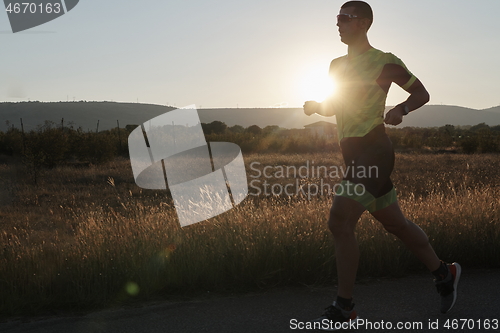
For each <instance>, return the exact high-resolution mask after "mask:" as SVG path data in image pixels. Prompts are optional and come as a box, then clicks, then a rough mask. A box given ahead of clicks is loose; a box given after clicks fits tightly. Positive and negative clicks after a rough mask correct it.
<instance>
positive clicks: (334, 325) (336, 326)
mask: <svg viewBox="0 0 500 333" xmlns="http://www.w3.org/2000/svg"><path fill="white" fill-rule="evenodd" d="M353 307H354V304H352V306H351V310H344V309H342V308H340V306H338V305H337V302H333V305H330V306H329V307H327V308H325V310H326V311H325V313H323V315H322V316H321V317H319V318H318V319H315V320H314V321H313V322H319V323H321V328H320V330H322V331H336V330H340V329H351V328H356V327H353V325H354V324H355V323H356V321H357V320H358V318H359V317H358V316H357V314H356V310H353Z"/></svg>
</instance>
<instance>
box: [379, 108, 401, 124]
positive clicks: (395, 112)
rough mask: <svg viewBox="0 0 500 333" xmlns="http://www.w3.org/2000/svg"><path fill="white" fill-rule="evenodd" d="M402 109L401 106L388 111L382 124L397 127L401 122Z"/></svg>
mask: <svg viewBox="0 0 500 333" xmlns="http://www.w3.org/2000/svg"><path fill="white" fill-rule="evenodd" d="M403 113H404V110H403V107H402V106H401V105H397V106H396V107H394V109H391V110H389V111H388V112H387V113H386V114H385V119H384V122H385V123H386V124H388V125H394V126H396V125H399V124H401V123H402V122H403Z"/></svg>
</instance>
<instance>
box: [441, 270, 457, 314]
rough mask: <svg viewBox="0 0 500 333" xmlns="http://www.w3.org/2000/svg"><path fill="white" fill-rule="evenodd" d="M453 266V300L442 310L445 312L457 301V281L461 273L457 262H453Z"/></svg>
mask: <svg viewBox="0 0 500 333" xmlns="http://www.w3.org/2000/svg"><path fill="white" fill-rule="evenodd" d="M453 266H455V281H453V302H452V303H451V306H450V307H449V308H448V310H446V311H444V312H443V313H447V312H448V311H450V310H451V308H453V306H454V305H455V302H456V301H457V288H458V281H459V280H460V275H461V274H462V267H461V266H460V264H458V263H453Z"/></svg>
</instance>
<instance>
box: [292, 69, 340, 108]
mask: <svg viewBox="0 0 500 333" xmlns="http://www.w3.org/2000/svg"><path fill="white" fill-rule="evenodd" d="M299 89H300V95H301V97H302V99H304V101H316V102H322V101H323V100H324V99H326V98H327V97H328V96H329V95H331V94H332V93H333V92H334V90H335V85H334V82H333V80H332V79H331V78H330V77H329V76H328V70H327V68H326V69H325V66H324V65H321V66H315V67H311V68H309V69H308V70H306V71H304V73H303V75H302V77H301V78H300V88H299Z"/></svg>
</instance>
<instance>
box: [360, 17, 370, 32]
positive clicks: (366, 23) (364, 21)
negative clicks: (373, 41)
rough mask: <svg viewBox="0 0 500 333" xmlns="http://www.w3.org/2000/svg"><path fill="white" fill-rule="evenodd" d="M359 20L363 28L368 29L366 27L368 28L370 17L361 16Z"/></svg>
mask: <svg viewBox="0 0 500 333" xmlns="http://www.w3.org/2000/svg"><path fill="white" fill-rule="evenodd" d="M360 21H361V24H362V25H363V28H365V30H366V31H368V29H370V19H367V18H362V19H361V20H360Z"/></svg>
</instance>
